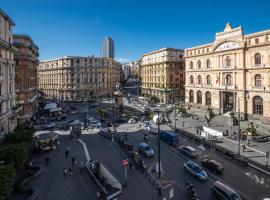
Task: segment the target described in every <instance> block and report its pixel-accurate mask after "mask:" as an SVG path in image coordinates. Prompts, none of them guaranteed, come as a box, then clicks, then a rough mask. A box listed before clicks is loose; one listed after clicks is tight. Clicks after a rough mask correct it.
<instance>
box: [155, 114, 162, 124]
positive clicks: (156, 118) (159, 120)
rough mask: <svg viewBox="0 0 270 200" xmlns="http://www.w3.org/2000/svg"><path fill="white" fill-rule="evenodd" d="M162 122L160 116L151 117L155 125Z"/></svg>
mask: <svg viewBox="0 0 270 200" xmlns="http://www.w3.org/2000/svg"><path fill="white" fill-rule="evenodd" d="M162 121H163V117H162V116H161V115H159V116H158V115H154V116H153V122H155V123H156V124H158V122H159V123H162Z"/></svg>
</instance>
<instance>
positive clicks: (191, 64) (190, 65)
mask: <svg viewBox="0 0 270 200" xmlns="http://www.w3.org/2000/svg"><path fill="white" fill-rule="evenodd" d="M189 67H190V69H193V62H192V61H190V63H189Z"/></svg>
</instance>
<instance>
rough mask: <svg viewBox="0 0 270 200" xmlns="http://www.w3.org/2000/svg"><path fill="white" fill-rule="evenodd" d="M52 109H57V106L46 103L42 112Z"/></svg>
mask: <svg viewBox="0 0 270 200" xmlns="http://www.w3.org/2000/svg"><path fill="white" fill-rule="evenodd" d="M53 108H57V104H56V103H47V104H46V105H45V107H44V110H51V109H53Z"/></svg>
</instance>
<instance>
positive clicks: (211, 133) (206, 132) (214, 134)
mask: <svg viewBox="0 0 270 200" xmlns="http://www.w3.org/2000/svg"><path fill="white" fill-rule="evenodd" d="M201 133H202V136H203V137H205V138H209V137H211V138H221V137H223V133H222V132H220V131H217V130H214V129H211V128H208V127H205V126H203V130H202V131H201Z"/></svg>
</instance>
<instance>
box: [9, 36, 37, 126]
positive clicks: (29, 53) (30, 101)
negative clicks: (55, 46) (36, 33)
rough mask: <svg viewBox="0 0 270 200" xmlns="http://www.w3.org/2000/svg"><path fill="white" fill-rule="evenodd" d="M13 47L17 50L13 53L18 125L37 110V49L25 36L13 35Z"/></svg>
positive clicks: (28, 118) (29, 38)
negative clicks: (18, 108)
mask: <svg viewBox="0 0 270 200" xmlns="http://www.w3.org/2000/svg"><path fill="white" fill-rule="evenodd" d="M13 38H14V42H13V45H14V46H15V47H16V48H17V49H18V50H19V51H17V52H16V53H15V55H14V59H15V63H16V68H15V84H16V86H15V87H16V94H17V97H16V104H17V105H18V106H22V109H21V110H20V111H19V112H18V123H25V122H27V121H29V120H30V118H31V117H32V115H33V114H34V113H35V112H36V111H37V108H38V102H37V97H38V90H37V66H38V62H39V61H38V57H39V51H38V50H39V49H38V46H37V45H36V44H35V43H34V42H33V40H32V38H31V37H30V36H27V35H14V37H13Z"/></svg>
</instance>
